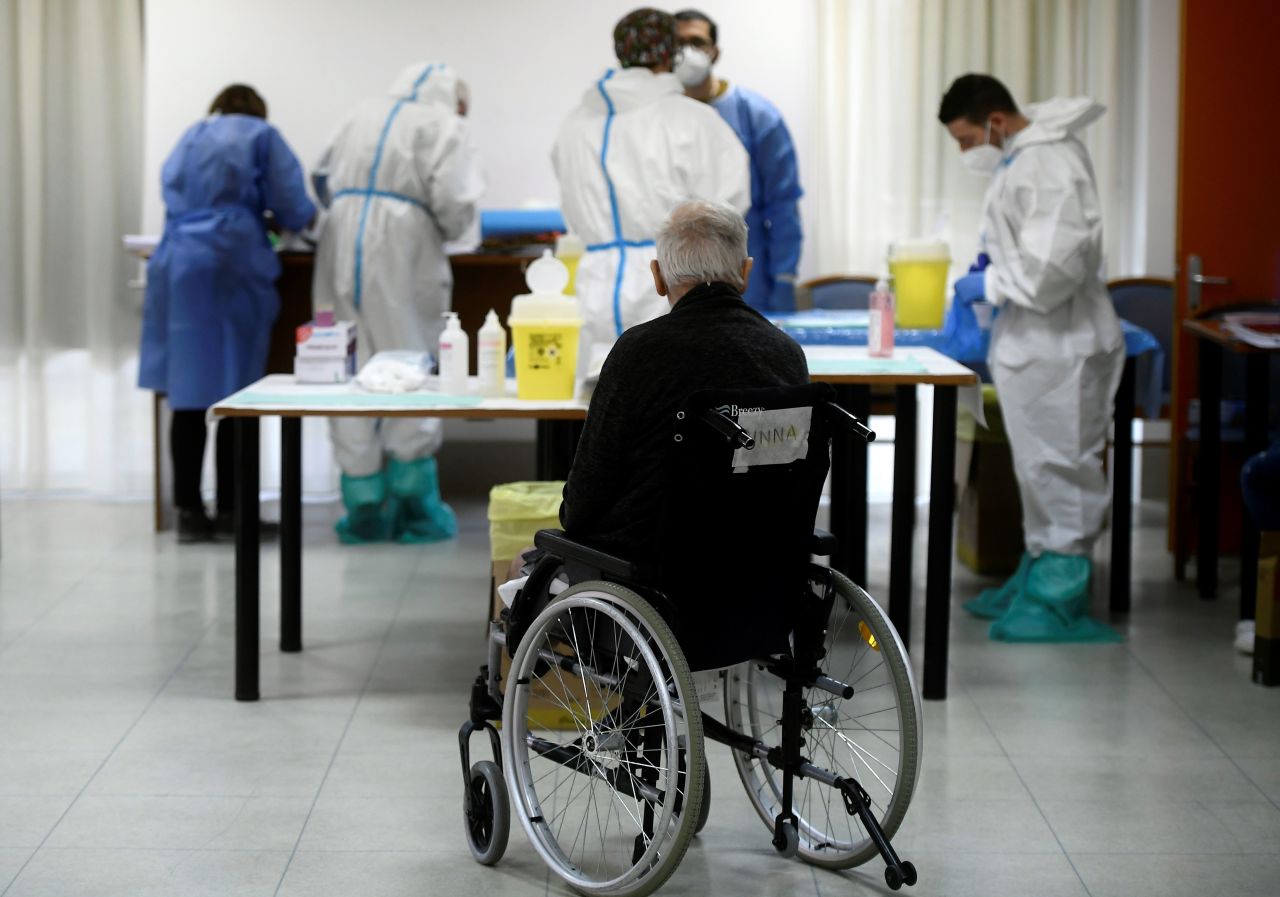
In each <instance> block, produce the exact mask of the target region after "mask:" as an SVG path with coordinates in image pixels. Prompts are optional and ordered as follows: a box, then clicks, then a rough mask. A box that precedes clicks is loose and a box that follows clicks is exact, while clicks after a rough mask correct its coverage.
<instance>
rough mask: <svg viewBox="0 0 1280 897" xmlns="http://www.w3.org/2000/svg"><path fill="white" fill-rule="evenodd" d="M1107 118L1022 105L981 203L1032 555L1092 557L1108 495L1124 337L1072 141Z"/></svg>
mask: <svg viewBox="0 0 1280 897" xmlns="http://www.w3.org/2000/svg"><path fill="white" fill-rule="evenodd" d="M1103 111H1104V109H1103V107H1102V106H1100V105H1098V104H1096V103H1094V102H1093V101H1092V100H1090V99H1088V98H1073V99H1057V100H1051V101H1049V102H1046V103H1041V104H1037V105H1034V106H1030V107H1028V108H1027V110H1026V115H1027V118H1028V119H1029V120H1030V122H1031V123H1030V124H1029V125H1028V126H1027V127H1025V128H1024V129H1023V130H1022V131H1020V132H1018V133H1017V134H1014V135H1012V136H1011V137H1009V138H1008V139H1007V141H1006V142H1005V146H1004V159H1003V161H1002V162H1001V164H1000V165H999V167H998V168H997V169H996V171H995V173H994V175H993V176H992V179H991V183H990V186H989V187H988V189H987V194H986V199H985V202H984V210H983V223H982V227H983V232H982V242H983V248H984V249H985V251H986V252H987V254H988V255H989V256H990V257H991V264H990V266H989V267H988V268H987V269H986V272H985V275H984V278H985V280H984V286H985V294H986V298H987V300H988V301H989V302H992V303H994V304H996V305H998V306H999V307H1000V314H999V317H998V318H997V319H996V322H995V326H994V330H993V332H992V337H991V349H990V354H989V361H990V365H991V373H992V377H993V379H994V380H995V384H996V389H997V390H998V392H999V395H1000V406H1001V409H1002V412H1003V414H1004V422H1005V427H1006V429H1007V431H1008V434H1009V441H1010V444H1011V446H1012V448H1013V462H1014V469H1015V471H1016V473H1017V477H1018V488H1019V490H1020V493H1021V497H1022V512H1023V528H1024V534H1025V536H1026V542H1027V551H1028V552H1029V553H1030V555H1031V556H1032V557H1038V556H1040V555H1041V554H1042V553H1044V552H1053V553H1057V554H1062V555H1076V556H1080V555H1088V554H1089V553H1090V551H1091V550H1092V548H1093V543H1094V540H1095V539H1096V538H1097V536H1098V534H1099V533H1100V532H1101V530H1102V526H1103V521H1104V518H1105V516H1106V511H1107V506H1108V502H1109V500H1110V490H1109V488H1108V486H1107V479H1106V476H1105V475H1104V473H1103V470H1102V451H1103V448H1104V446H1105V443H1106V437H1107V429H1108V425H1109V423H1110V421H1111V416H1112V408H1113V404H1114V399H1115V393H1116V388H1117V387H1118V386H1119V383H1120V376H1121V373H1122V372H1123V369H1124V339H1123V336H1122V333H1121V330H1120V322H1119V319H1118V318H1117V317H1116V313H1115V310H1114V308H1113V307H1112V304H1111V299H1110V296H1109V295H1108V293H1107V286H1106V283H1105V282H1104V281H1103V277H1102V261H1103V257H1102V210H1101V207H1100V205H1099V202H1098V194H1097V187H1096V186H1095V183H1094V176H1093V168H1092V166H1091V164H1090V162H1089V156H1088V152H1087V151H1086V150H1085V147H1084V144H1082V143H1081V142H1080V140H1079V139H1078V138H1077V137H1076V136H1075V134H1076V132H1077V131H1079V130H1080V129H1082V128H1084V127H1086V126H1087V125H1089V124H1091V123H1093V122H1094V121H1096V120H1097V119H1098V117H1099V116H1101V115H1102V113H1103Z"/></svg>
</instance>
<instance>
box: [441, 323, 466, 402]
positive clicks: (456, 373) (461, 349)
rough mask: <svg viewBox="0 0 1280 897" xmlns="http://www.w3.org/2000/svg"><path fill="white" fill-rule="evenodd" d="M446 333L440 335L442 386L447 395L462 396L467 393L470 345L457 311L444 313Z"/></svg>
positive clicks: (442, 390)
mask: <svg viewBox="0 0 1280 897" xmlns="http://www.w3.org/2000/svg"><path fill="white" fill-rule="evenodd" d="M444 319H445V325H444V332H443V333H441V334H440V386H439V390H440V392H442V393H445V394H446V395H454V396H456V395H462V394H464V393H465V392H466V391H467V361H468V359H467V355H468V352H469V350H470V348H471V347H470V343H469V341H468V340H467V334H466V332H465V331H463V329H462V324H461V323H460V322H459V321H458V313H457V312H456V311H447V312H445V313H444Z"/></svg>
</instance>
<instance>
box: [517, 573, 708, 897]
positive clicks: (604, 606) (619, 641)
mask: <svg viewBox="0 0 1280 897" xmlns="http://www.w3.org/2000/svg"><path fill="white" fill-rule="evenodd" d="M507 682H508V685H507V692H506V697H505V700H504V701H503V719H502V724H503V737H502V743H503V754H504V757H505V761H506V762H505V763H504V769H505V773H506V777H507V784H508V786H509V790H510V792H511V798H512V801H513V807H514V812H515V813H516V815H517V816H518V817H519V818H520V824H521V825H523V826H524V830H525V832H526V833H527V834H528V835H529V840H530V841H531V842H532V843H533V846H534V849H535V850H536V851H537V852H538V854H539V855H540V856H541V857H542V859H543V860H544V861H545V862H546V863H547V865H548V866H549V867H550V868H551V869H552V871H554V872H555V873H556V874H557V875H559V876H560V877H561V878H562V879H564V881H565V882H566V883H567V884H568V885H569V886H570V887H572V888H574V889H575V890H577V891H579V892H581V893H584V894H590V895H611V897H642V895H645V894H649V893H650V892H652V891H653V890H654V889H655V888H657V887H659V886H660V885H661V884H662V883H663V882H664V881H666V879H667V878H668V877H669V876H670V875H671V873H672V872H673V871H674V870H675V868H676V867H677V866H678V865H679V864H680V860H681V859H682V858H683V857H684V854H685V851H686V850H687V849H688V847H689V842H690V840H691V839H692V838H693V834H694V827H695V826H696V824H697V821H698V817H699V813H700V811H701V809H702V803H703V783H704V781H705V770H706V766H705V762H704V758H703V744H702V715H701V712H700V710H699V708H698V698H697V693H696V691H695V690H694V686H693V680H692V678H691V677H690V675H689V668H688V665H687V663H686V662H685V659H684V654H683V653H682V652H681V651H680V648H679V646H678V645H677V643H676V639H675V636H674V635H673V634H672V632H671V629H670V627H669V626H668V625H667V624H666V622H665V621H664V620H663V619H662V617H661V616H660V615H659V614H658V612H657V611H655V610H654V609H653V607H652V606H650V605H649V604H648V603H647V602H646V601H644V600H643V599H642V598H640V597H639V596H638V595H636V594H635V593H633V592H631V591H629V590H627V589H625V588H622V587H621V586H617V585H614V584H612V583H605V582H591V583H583V584H581V585H578V586H575V587H574V588H571V589H569V590H567V591H565V592H564V593H563V594H561V595H560V596H559V597H557V598H555V599H553V600H552V601H551V602H550V603H549V604H548V605H547V607H546V608H545V609H544V610H543V611H542V613H540V614H539V615H538V616H537V618H536V619H535V620H534V621H533V623H532V624H531V625H530V627H529V629H528V631H527V632H526V633H525V635H524V637H523V638H522V639H521V641H520V647H519V648H518V649H517V651H516V655H515V658H514V660H513V661H512V665H511V674H510V677H509V678H508V680H507ZM548 710H550V714H551V715H552V716H555V717H558V719H556V720H549V719H548ZM565 724H567V726H568V727H567V728H551V726H552V725H565Z"/></svg>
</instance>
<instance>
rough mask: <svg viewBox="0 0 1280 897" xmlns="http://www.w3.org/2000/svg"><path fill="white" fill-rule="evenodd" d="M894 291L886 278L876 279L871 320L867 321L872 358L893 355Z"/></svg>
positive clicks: (869, 348) (871, 303)
mask: <svg viewBox="0 0 1280 897" xmlns="http://www.w3.org/2000/svg"><path fill="white" fill-rule="evenodd" d="M894 305H895V302H894V296H893V291H892V290H890V289H889V282H888V281H887V280H885V279H884V278H881V279H880V280H878V281H876V289H875V292H873V293H872V294H871V300H870V303H869V310H870V313H871V317H870V320H869V321H868V322H867V354H868V355H870V356H871V357H872V358H889V357H890V356H892V355H893V313H894Z"/></svg>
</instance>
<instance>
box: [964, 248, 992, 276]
mask: <svg viewBox="0 0 1280 897" xmlns="http://www.w3.org/2000/svg"><path fill="white" fill-rule="evenodd" d="M989 264H991V256H989V255H987V254H986V253H985V252H979V253H978V257H977V258H976V259H974V261H973V264H972V265H970V266H969V273H970V274H977V273H978V272H979V271H985V270H987V265H989Z"/></svg>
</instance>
